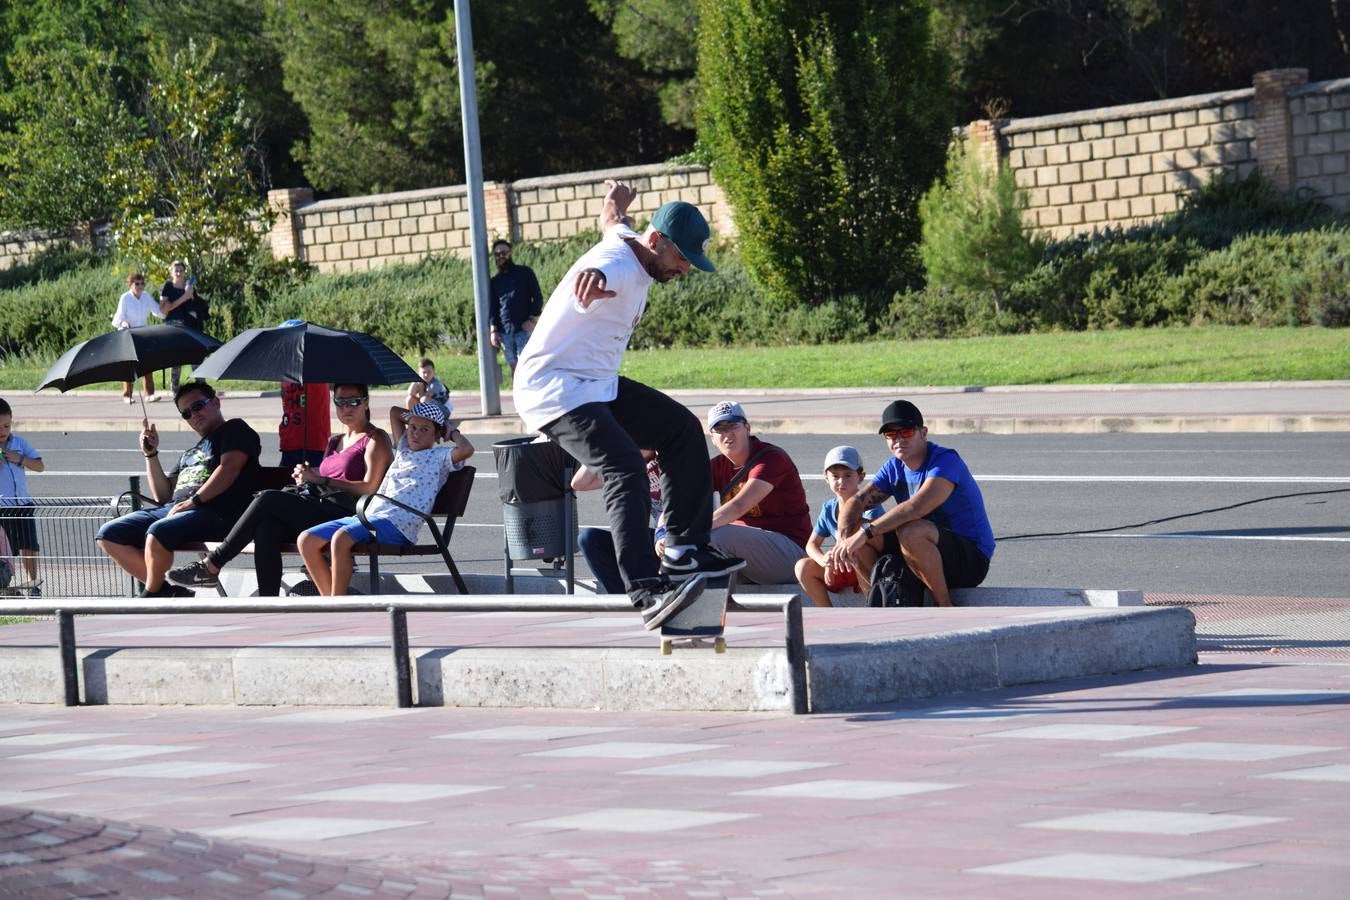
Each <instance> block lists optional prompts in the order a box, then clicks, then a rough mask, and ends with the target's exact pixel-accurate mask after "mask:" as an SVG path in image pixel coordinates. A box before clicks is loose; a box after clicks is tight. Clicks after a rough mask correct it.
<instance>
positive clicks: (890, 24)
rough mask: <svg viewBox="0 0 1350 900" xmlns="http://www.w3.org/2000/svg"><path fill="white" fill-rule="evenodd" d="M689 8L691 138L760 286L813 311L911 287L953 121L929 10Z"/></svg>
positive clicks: (727, 2)
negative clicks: (695, 56) (696, 24)
mask: <svg viewBox="0 0 1350 900" xmlns="http://www.w3.org/2000/svg"><path fill="white" fill-rule="evenodd" d="M699 10H700V15H701V17H702V18H701V23H700V52H699V79H700V82H701V89H702V97H701V100H700V103H699V110H698V112H699V116H698V120H699V139H700V141H701V142H702V143H703V144H704V145H705V147H706V148H707V150H708V151H710V153H711V154H712V169H713V174H714V177H715V178H716V179H717V183H718V184H720V185H721V186H722V188H723V190H724V191H725V192H726V195H727V199H728V200H729V201H730V203H731V206H732V208H733V210H734V211H735V216H736V225H737V230H738V231H739V232H740V243H741V250H742V253H743V255H744V258H745V261H746V263H747V265H748V266H749V267H750V268H751V270H752V271H753V272H754V273H755V276H756V277H757V278H758V279H759V280H760V281H761V282H762V283H763V284H764V285H765V286H766V287H767V288H768V290H769V291H770V292H771V293H772V294H774V295H776V296H777V297H779V298H782V299H784V300H787V301H788V302H792V303H807V304H819V303H824V302H827V301H828V300H830V299H832V298H835V297H838V296H840V295H843V294H848V293H865V294H871V295H873V296H876V295H879V294H884V295H885V296H887V297H889V295H890V293H891V292H893V291H894V290H896V289H897V288H899V287H901V286H902V285H905V284H907V283H910V282H912V281H913V280H914V279H915V278H916V277H917V265H916V254H915V253H914V248H915V245H916V244H917V242H918V238H919V219H918V212H917V207H918V201H919V197H920V195H921V194H922V193H923V191H924V190H925V188H927V187H928V185H929V184H930V183H931V182H932V180H933V178H934V176H935V175H937V173H938V172H940V171H941V167H942V159H943V149H944V147H945V145H946V142H947V134H948V132H947V128H948V126H949V121H948V118H947V112H946V88H947V81H946V79H947V75H946V67H945V64H944V60H943V57H942V55H941V54H940V53H939V52H937V50H935V48H934V46H933V44H932V41H931V40H930V36H929V32H928V16H929V8H928V6H927V3H926V2H925V0H857V2H853V3H847V4H841V3H830V2H826V0H702V3H701V5H700V8H699Z"/></svg>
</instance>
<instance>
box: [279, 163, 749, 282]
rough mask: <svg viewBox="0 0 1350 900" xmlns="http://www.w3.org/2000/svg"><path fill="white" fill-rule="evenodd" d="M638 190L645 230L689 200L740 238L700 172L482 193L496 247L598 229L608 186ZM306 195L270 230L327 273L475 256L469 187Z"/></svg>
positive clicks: (491, 185) (569, 178)
mask: <svg viewBox="0 0 1350 900" xmlns="http://www.w3.org/2000/svg"><path fill="white" fill-rule="evenodd" d="M606 178H619V179H622V180H624V181H627V182H628V183H630V184H632V185H633V186H634V187H635V188H637V190H638V197H637V200H636V202H635V203H634V206H633V208H632V209H631V210H630V212H631V213H632V214H633V216H634V218H635V219H637V220H638V221H639V222H641V221H642V220H644V219H646V218H649V217H650V216H651V214H652V213H653V212H655V211H656V209H657V207H659V206H660V205H661V204H663V203H665V202H666V201H668V200H687V201H689V202H690V203H693V204H695V205H697V206H698V207H700V208H701V209H702V210H703V212H704V215H706V216H708V219H709V221H710V222H711V223H712V226H713V230H714V231H715V232H716V233H717V234H719V235H722V236H732V235H734V233H735V228H734V225H733V224H732V221H731V211H730V209H729V208H728V207H727V205H726V200H725V199H724V198H723V196H722V191H721V189H720V188H718V187H717V186H716V185H715V184H713V183H712V177H711V176H710V175H709V174H708V171H707V169H705V168H702V167H700V166H668V165H654V166H633V167H630V168H623V169H614V170H606V171H603V172H581V173H576V174H571V175H554V176H550V177H547V178H527V179H523V180H521V181H514V182H510V183H507V184H501V183H497V182H488V183H486V184H484V186H483V193H484V208H485V213H486V219H487V231H488V234H489V236H490V238H491V239H496V238H500V237H504V238H507V239H508V240H511V241H521V240H528V241H538V240H557V239H562V238H567V237H570V236H572V235H574V234H576V233H577V232H579V231H584V230H585V229H587V228H593V227H595V223H596V218H597V217H598V216H599V214H600V207H601V206H602V205H603V202H604V196H605V179H606ZM312 196H313V195H312V194H310V193H309V192H308V191H303V190H291V191H272V192H271V194H270V195H269V200H270V201H271V203H272V207H273V209H275V210H276V211H277V212H278V218H277V224H276V226H275V227H274V228H273V230H272V250H273V253H275V254H276V255H277V256H293V255H294V256H300V257H301V258H303V259H305V260H306V261H308V262H309V263H311V264H312V265H314V266H315V267H316V268H318V269H320V270H322V271H330V272H351V271H364V270H366V269H370V268H374V267H377V266H381V265H385V264H387V263H391V262H411V261H414V260H418V259H421V258H423V257H425V256H429V255H431V254H436V253H455V254H457V255H460V256H467V255H468V254H469V206H468V190H467V188H466V187H465V186H464V185H456V186H453V187H444V188H432V189H429V190H421V191H401V192H399V193H393V194H377V195H373V196H367V197H346V198H342V199H337V200H320V201H318V202H313V201H312Z"/></svg>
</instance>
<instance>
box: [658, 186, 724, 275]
mask: <svg viewBox="0 0 1350 900" xmlns="http://www.w3.org/2000/svg"><path fill="white" fill-rule="evenodd" d="M652 227H653V228H655V229H656V230H657V231H659V232H661V233H662V234H664V235H665V236H666V237H668V238H670V239H671V240H672V241H674V242H675V246H676V247H679V248H680V252H681V253H683V254H684V258H685V259H687V260H689V264H690V265H691V266H694V267H695V268H699V269H702V270H703V271H705V272H716V271H717V267H716V266H714V265H713V264H712V260H710V259H708V257H707V256H704V253H705V252H706V251H707V249H708V241H710V240H711V239H712V231H711V230H710V229H709V228H708V220H707V219H705V218H703V213H701V212H699V211H698V207H697V206H695V205H694V204H692V203H686V202H685V201H683V200H672V201H671V202H669V203H667V204H665V205H664V206H662V207H661V208H660V209H658V210H657V211H656V215H654V216H652Z"/></svg>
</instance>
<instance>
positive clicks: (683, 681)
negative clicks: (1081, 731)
mask: <svg viewBox="0 0 1350 900" xmlns="http://www.w3.org/2000/svg"><path fill="white" fill-rule="evenodd" d="M816 612H817V613H819V614H827V619H822V620H820V622H821V625H822V627H824V628H825V629H826V631H827V632H828V629H829V628H830V627H836V628H837V627H838V626H839V625H840V623H843V624H844V626H845V628H846V629H847V628H848V625H847V622H848V619H849V617H854V616H857V615H858V614H860V613H863V612H864V611H862V610H857V611H830V610H817V611H816ZM870 613H871V614H872V616H873V618H874V619H877V621H873V622H872V626H873V627H872V630H871V631H868V632H867V635H877V636H875V637H867V636H863V637H859V638H857V639H854V638H852V637H851V636H850V637H848V638H847V639H844V640H833V641H829V640H826V641H822V642H819V643H811V641H810V634H811V630H812V629H808V643H807V648H806V670H807V696H808V702H809V709H810V711H813V712H827V711H834V710H843V709H850V708H856V707H859V706H866V705H869V704H874V703H885V702H891V701H895V700H907V699H916V698H922V697H931V696H935V695H939V694H951V693H960V692H963V691H972V690H987V689H992V688H997V687H1004V686H1007V685H1013V684H1026V683H1032V682H1045V681H1056V680H1060V679H1067V678H1080V677H1084V676H1089V675H1102V674H1115V673H1120V672H1128V671H1135V670H1140V669H1151V668H1174V667H1181V666H1188V665H1192V664H1194V663H1195V661H1196V639H1195V619H1194V617H1193V616H1192V615H1191V613H1190V611H1189V610H1186V609H1182V608H1179V607H1165V608H1143V609H1140V608H1134V609H1125V608H1119V609H1103V608H1078V609H1049V608H1035V609H1028V610H1026V611H1025V612H1019V613H1017V614H1015V615H1012V616H1008V617H1006V618H1003V619H1001V620H1000V621H997V622H995V623H993V624H988V625H981V626H978V627H965V628H962V627H961V625H960V620H959V619H955V620H952V621H950V622H949V623H947V624H945V626H939V627H934V624H933V621H932V620H931V617H932V615H933V611H930V610H891V611H887V614H886V615H885V616H877V615H876V613H877V611H870ZM878 621H879V622H880V623H881V625H882V626H884V627H882V628H881V630H880V631H878ZM967 621H969V619H967ZM916 626H917V627H919V628H920V629H922V628H927V629H928V630H927V632H926V633H909V634H905V633H903V632H904V631H905V630H906V629H909V630H911V631H912V630H913V629H914V628H915V627H916ZM944 628H945V630H944ZM733 632H734V629H733ZM886 632H892V633H893V634H895V636H890V635H887V634H886ZM836 633H838V632H836ZM774 643H775V642H772V641H771V642H770V644H769V645H768V646H759V647H742V648H737V647H735V646H734V644H735V637H734V636H733V637H732V644H733V646H732V648H731V649H729V650H728V651H727V652H726V653H725V654H714V653H711V652H706V651H704V652H700V651H698V650H677V651H676V653H675V654H673V655H671V656H662V655H660V654H659V652H657V649H656V648H655V647H654V646H653V647H650V648H632V647H605V646H591V647H585V646H579V647H545V646H534V647H530V646H520V647H517V646H496V647H473V648H465V647H458V646H443V647H432V648H422V649H419V650H418V651H416V652H415V653H414V654H413V660H412V666H413V672H414V683H415V689H416V695H415V701H416V703H417V704H418V705H420V706H459V707H494V708H518V707H532V708H551V709H597V710H627V711H635V710H678V711H692V710H722V711H747V712H780V713H789V712H791V711H792V709H793V688H792V671H791V667H790V665H789V662H788V659H787V654H786V650H785V649H784V648H783V647H782V646H781V645H778V646H774ZM79 666H80V668H81V672H82V675H81V684H82V685H83V690H84V696H83V697H82V698H81V699H82V701H83V702H84V703H86V704H94V705H105V704H135V705H213V706H232V705H233V706H258V705H262V706H380V707H383V706H389V705H390V703H391V699H392V697H393V695H394V683H393V682H394V675H393V670H392V667H391V665H390V654H389V650H388V649H387V648H386V647H379V646H368V647H353V646H340V645H338V646H331V647H190V648H184V647H126V648H118V649H113V648H87V647H86V648H82V649H81V650H80V653H79ZM60 697H61V678H60V656H59V652H58V650H57V649H56V648H55V647H33V646H20V647H8V648H6V650H5V653H3V654H0V703H54V702H57V701H58V699H59V698H60Z"/></svg>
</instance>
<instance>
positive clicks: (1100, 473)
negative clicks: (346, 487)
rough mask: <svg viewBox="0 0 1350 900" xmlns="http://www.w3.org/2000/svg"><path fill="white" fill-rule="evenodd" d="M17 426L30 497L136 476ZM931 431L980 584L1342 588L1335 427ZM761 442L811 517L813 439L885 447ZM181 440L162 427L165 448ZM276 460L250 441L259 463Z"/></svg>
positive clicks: (478, 565)
mask: <svg viewBox="0 0 1350 900" xmlns="http://www.w3.org/2000/svg"><path fill="white" fill-rule="evenodd" d="M24 436H25V437H27V438H28V439H29V440H30V441H31V442H32V443H33V444H34V445H35V446H37V447H38V448H39V449H40V450H42V452H43V456H44V458H45V461H46V463H47V471H46V472H45V473H43V474H40V475H35V474H30V475H29V486H30V488H31V489H32V491H33V493H34V495H35V496H40V497H53V496H111V495H114V494H116V493H118V492H120V491H122V490H125V489H126V486H127V478H128V476H130V475H133V474H138V473H140V472H141V471H142V469H141V459H140V457H139V456H138V455H137V450H136V448H135V436H134V434H127V433H116V432H86V433H77V432H72V433H67V434H61V433H52V432H48V433H43V432H37V433H26V432H25V433H24ZM505 437H509V435H503V436H501V438H505ZM472 438H473V440H474V443H475V445H476V446H477V448H478V451H479V452H478V455H477V456H476V457H475V465H476V466H477V468H478V471H479V477H478V481H479V483H478V484H477V486H476V487H475V490H474V496H473V498H472V500H471V502H470V506H469V512H468V515H467V516H466V518H465V519H464V520H462V521H461V523H460V525H459V527H458V529H457V531H456V533H455V537H454V545H455V557H456V559H457V560H458V561H459V563H460V565H461V567H462V568H464V569H465V571H471V572H498V571H500V568H501V559H502V553H501V540H502V535H501V511H500V509H501V508H500V504H499V501H498V499H497V491H496V488H497V484H496V479H495V475H494V474H493V473H494V467H493V463H492V453H491V444H492V441H493V440H496V439H498V438H493V437H490V436H487V435H473V436H472ZM933 438H934V439H935V440H938V441H939V442H945V443H949V444H950V445H951V446H953V447H955V448H956V449H958V450H960V451H961V454H962V456H964V457H965V459H966V461H967V462H968V463H969V465H970V467H971V470H972V471H973V472H974V473H975V475H976V477H977V479H979V480H980V482H981V486H982V489H983V491H984V495H985V501H986V504H987V506H988V508H989V514H990V518H991V520H992V521H993V524H994V532H995V534H996V535H997V536H999V538H1000V545H999V548H998V552H997V554H996V555H995V558H994V563H993V566H992V568H991V570H990V573H989V578H988V580H987V581H986V583H987V584H995V585H1004V586H1045V587H1051V586H1057V587H1095V588H1138V589H1143V590H1145V591H1150V592H1162V593H1188V594H1237V595H1248V596H1288V597H1330V598H1350V464H1347V460H1350V434H1345V433H1319V434H1273V435H1253V434H1232V435H1227V434H1195V435H1184V434H1183V435H1149V434H1120V435H1026V436H998V435H963V436H959V437H954V438H952V439H951V440H950V441H944V440H943V438H942V436H941V435H934V436H933ZM770 439H771V440H773V441H774V442H775V443H777V444H779V445H780V446H782V447H783V448H784V449H786V450H787V451H788V452H789V453H790V454H791V455H792V457H793V458H794V459H795V460H796V461H797V463H798V467H799V468H800V469H801V471H802V472H803V476H804V482H805V484H806V489H807V497H808V500H809V501H810V503H811V506H812V513H813V515H814V512H815V511H816V510H817V509H818V508H819V506H820V504H821V502H823V501H824V499H825V498H826V497H827V496H828V493H827V488H826V487H825V485H824V482H823V481H822V480H821V478H820V475H819V472H818V465H819V461H820V460H821V459H822V458H823V457H824V455H825V452H826V450H828V449H829V448H830V447H832V446H834V445H835V444H840V443H853V444H854V445H855V446H857V447H858V448H859V449H860V450H861V451H862V454H863V459H864V461H865V462H866V463H867V466H868V469H869V471H871V470H873V469H875V468H876V466H877V465H878V464H879V463H880V462H881V461H882V459H883V458H884V456H883V455H884V453H885V452H886V451H885V447H884V445H883V443H882V441H881V439H880V438H879V437H877V436H876V435H862V436H859V435H848V436H844V435H782V436H776V437H775V436H770ZM268 442H269V441H268V436H264V444H265V445H266V444H267V443H268ZM188 444H189V435H186V434H179V433H165V434H164V435H163V449H165V450H168V451H178V450H182V449H184V448H185V447H187V446H188ZM276 459H277V454H276V451H275V449H271V450H270V451H267V450H265V451H264V454H263V462H264V463H275V462H276ZM0 477H2V476H0ZM1238 504H1245V505H1240V506H1239V505H1238ZM1230 507H1231V508H1230ZM580 518H581V523H582V524H583V525H598V524H603V519H604V513H603V509H602V507H601V504H600V500H599V497H598V496H597V495H595V494H588V495H582V497H581V502H580ZM1162 519H1170V521H1158V520H1162ZM1149 522H1151V523H1154V524H1148V525H1141V524H1140V523H1149ZM1127 526H1139V527H1127ZM1085 532H1099V533H1094V534H1089V533H1085ZM1017 535H1053V536H1042V537H1025V538H1018V537H1014V536H1017Z"/></svg>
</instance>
